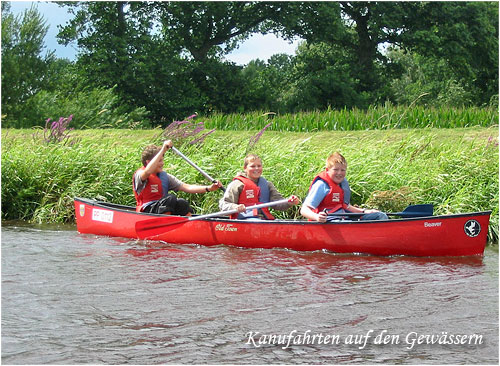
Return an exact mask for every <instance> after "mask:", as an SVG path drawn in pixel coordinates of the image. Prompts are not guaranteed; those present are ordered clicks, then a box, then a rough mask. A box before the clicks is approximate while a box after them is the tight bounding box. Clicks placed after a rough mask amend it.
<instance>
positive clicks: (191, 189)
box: [179, 181, 222, 193]
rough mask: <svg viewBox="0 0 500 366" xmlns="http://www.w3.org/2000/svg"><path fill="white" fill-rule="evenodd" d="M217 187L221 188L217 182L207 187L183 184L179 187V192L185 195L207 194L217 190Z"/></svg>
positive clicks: (220, 184)
mask: <svg viewBox="0 0 500 366" xmlns="http://www.w3.org/2000/svg"><path fill="white" fill-rule="evenodd" d="M219 187H222V183H221V182H219V181H217V182H215V183H212V184H211V185H209V186H200V185H198V184H187V183H183V184H181V186H180V187H179V191H182V192H186V193H208V192H213V191H216V190H218V189H219Z"/></svg>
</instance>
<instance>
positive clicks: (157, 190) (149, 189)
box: [132, 167, 168, 212]
mask: <svg viewBox="0 0 500 366" xmlns="http://www.w3.org/2000/svg"><path fill="white" fill-rule="evenodd" d="M144 169H145V168H144V167H141V168H139V169H137V171H136V172H135V173H134V175H133V178H132V187H133V189H134V196H135V200H136V206H135V210H136V211H137V212H141V211H142V209H143V206H144V205H145V204H146V203H148V202H151V201H157V200H159V199H161V198H162V197H163V185H162V180H161V179H160V177H158V175H156V174H151V175H150V176H149V177H148V180H147V183H146V186H145V187H144V189H143V190H142V191H141V193H137V192H136V190H135V185H134V183H133V182H134V180H135V175H136V174H140V173H141V171H143V170H144ZM167 180H168V178H167ZM167 187H168V183H167ZM167 190H168V188H167ZM165 193H166V192H165Z"/></svg>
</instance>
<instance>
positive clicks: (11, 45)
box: [2, 2, 55, 118]
mask: <svg viewBox="0 0 500 366" xmlns="http://www.w3.org/2000/svg"><path fill="white" fill-rule="evenodd" d="M47 30H48V27H47V25H46V24H45V21H44V20H43V18H42V16H41V15H40V13H39V12H38V10H37V9H36V8H35V7H33V6H32V7H31V8H30V9H27V10H25V11H24V12H23V13H22V14H21V15H18V16H14V15H13V14H12V13H11V12H10V6H9V4H8V3H4V2H2V115H3V116H6V118H9V117H10V116H17V115H19V113H20V112H22V108H23V104H24V103H25V102H26V101H27V100H28V98H30V97H31V96H33V95H35V94H36V93H37V92H39V91H40V90H42V89H43V87H44V86H45V85H46V84H47V83H48V82H49V79H48V74H47V70H48V69H49V67H50V64H51V63H52V62H53V61H54V59H55V57H54V53H53V52H46V53H45V54H44V55H42V53H43V52H44V51H45V43H44V38H45V36H46V34H47Z"/></svg>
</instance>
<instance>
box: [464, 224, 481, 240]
mask: <svg viewBox="0 0 500 366" xmlns="http://www.w3.org/2000/svg"><path fill="white" fill-rule="evenodd" d="M464 231H465V233H466V234H467V236H470V237H471V238H475V237H476V236H478V235H479V233H480V232H481V224H479V222H477V221H476V220H469V221H467V222H466V223H465V225H464Z"/></svg>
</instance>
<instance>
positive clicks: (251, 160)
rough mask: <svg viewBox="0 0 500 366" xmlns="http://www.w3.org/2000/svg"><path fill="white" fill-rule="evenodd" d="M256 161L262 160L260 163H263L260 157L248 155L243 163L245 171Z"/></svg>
mask: <svg viewBox="0 0 500 366" xmlns="http://www.w3.org/2000/svg"><path fill="white" fill-rule="evenodd" d="M255 160H260V162H261V163H262V159H261V158H260V157H259V156H258V155H255V154H248V155H247V156H246V157H245V160H244V161H243V169H245V168H246V167H247V166H248V164H250V163H251V162H253V161H255Z"/></svg>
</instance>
